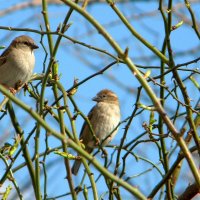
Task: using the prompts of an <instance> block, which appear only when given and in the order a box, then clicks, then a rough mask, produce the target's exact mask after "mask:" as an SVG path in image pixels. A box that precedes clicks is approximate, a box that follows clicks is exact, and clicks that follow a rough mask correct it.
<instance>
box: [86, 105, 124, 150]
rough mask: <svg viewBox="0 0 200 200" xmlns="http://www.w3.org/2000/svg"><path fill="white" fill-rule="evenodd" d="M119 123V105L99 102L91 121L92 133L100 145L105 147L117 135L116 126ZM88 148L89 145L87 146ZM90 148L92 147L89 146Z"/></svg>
mask: <svg viewBox="0 0 200 200" xmlns="http://www.w3.org/2000/svg"><path fill="white" fill-rule="evenodd" d="M119 122H120V110H119V105H117V104H111V103H107V102H99V103H98V104H97V105H96V107H95V110H94V111H93V116H92V119H91V125H92V127H93V130H94V133H95V135H96V136H97V138H98V139H99V140H100V142H103V143H102V145H103V146H104V145H107V144H108V143H109V142H110V141H111V140H112V139H113V137H114V136H115V134H116V133H117V125H118V124H119ZM89 146H90V144H89ZM91 146H93V145H92V144H91Z"/></svg>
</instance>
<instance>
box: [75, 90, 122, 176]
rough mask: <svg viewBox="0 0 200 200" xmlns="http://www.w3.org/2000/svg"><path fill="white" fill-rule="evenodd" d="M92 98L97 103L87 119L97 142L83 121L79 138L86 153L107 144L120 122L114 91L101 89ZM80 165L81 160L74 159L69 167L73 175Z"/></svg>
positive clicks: (117, 101)
mask: <svg viewBox="0 0 200 200" xmlns="http://www.w3.org/2000/svg"><path fill="white" fill-rule="evenodd" d="M92 100H93V101H96V102H97V103H96V105H95V106H94V107H93V108H92V109H91V110H90V112H89V114H88V120H89V121H90V124H91V126H92V130H93V132H94V134H95V136H96V137H97V139H98V141H99V144H98V142H97V140H95V139H94V137H93V135H92V133H91V131H90V128H89V126H88V124H87V123H86V122H84V124H83V127H82V129H81V133H80V137H79V138H80V141H81V143H82V144H83V146H84V150H85V151H87V152H88V153H91V152H92V151H93V149H94V148H95V147H99V145H101V146H105V145H107V144H108V143H109V142H110V141H111V140H112V139H113V138H114V136H115V135H116V133H117V131H118V128H117V126H118V124H119V122H120V106H119V100H118V97H117V95H116V94H115V93H114V92H112V91H111V90H108V89H104V90H101V91H100V92H99V93H97V95H96V96H95V97H94V98H93V99H92ZM80 165H81V160H75V162H74V165H73V167H72V169H71V171H72V173H73V174H74V175H77V173H78V170H79V168H80Z"/></svg>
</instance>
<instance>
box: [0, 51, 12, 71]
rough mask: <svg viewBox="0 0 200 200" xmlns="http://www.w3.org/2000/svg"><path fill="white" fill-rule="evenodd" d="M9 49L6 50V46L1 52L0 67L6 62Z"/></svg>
mask: <svg viewBox="0 0 200 200" xmlns="http://www.w3.org/2000/svg"><path fill="white" fill-rule="evenodd" d="M9 51H10V50H8V48H7V49H6V50H5V51H4V52H3V53H2V54H1V56H0V67H1V66H2V65H3V64H5V63H6V59H7V55H8V53H9Z"/></svg>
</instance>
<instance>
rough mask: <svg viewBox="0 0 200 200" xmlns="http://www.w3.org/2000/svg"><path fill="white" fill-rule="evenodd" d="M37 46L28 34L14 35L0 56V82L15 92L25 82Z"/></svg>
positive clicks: (29, 73)
mask: <svg viewBox="0 0 200 200" xmlns="http://www.w3.org/2000/svg"><path fill="white" fill-rule="evenodd" d="M37 48H38V46H37V45H36V44H35V42H34V40H33V39H32V38H30V37H29V36H27V35H21V36H19V37H16V38H15V39H14V40H13V41H12V42H11V44H10V45H9V47H8V48H7V49H6V50H5V51H4V52H3V53H2V55H1V56H0V84H2V85H4V86H5V87H6V88H8V89H9V90H10V91H11V92H13V93H15V92H16V91H17V90H19V89H20V88H21V87H22V86H23V85H24V84H25V83H27V82H28V81H29V80H30V77H31V75H32V72H33V68H34V66H35V56H34V52H33V51H34V49H37Z"/></svg>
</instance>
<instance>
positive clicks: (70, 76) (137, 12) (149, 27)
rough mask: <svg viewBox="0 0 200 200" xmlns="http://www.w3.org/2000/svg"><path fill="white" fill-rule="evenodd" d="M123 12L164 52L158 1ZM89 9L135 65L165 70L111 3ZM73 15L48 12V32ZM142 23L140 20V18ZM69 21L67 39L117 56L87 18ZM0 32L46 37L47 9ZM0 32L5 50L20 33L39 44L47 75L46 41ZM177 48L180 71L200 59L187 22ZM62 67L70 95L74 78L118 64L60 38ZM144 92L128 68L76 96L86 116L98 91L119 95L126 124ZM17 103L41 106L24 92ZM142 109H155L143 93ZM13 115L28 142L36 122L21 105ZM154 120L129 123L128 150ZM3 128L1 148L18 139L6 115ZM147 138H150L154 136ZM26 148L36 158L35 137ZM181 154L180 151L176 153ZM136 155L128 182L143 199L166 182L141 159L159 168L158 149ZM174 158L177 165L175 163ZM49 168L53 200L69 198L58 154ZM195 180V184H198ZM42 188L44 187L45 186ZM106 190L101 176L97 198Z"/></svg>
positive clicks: (19, 15) (21, 15)
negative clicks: (42, 32) (41, 32)
mask: <svg viewBox="0 0 200 200" xmlns="http://www.w3.org/2000/svg"><path fill="white" fill-rule="evenodd" d="M0 2H1V1H0ZM22 2H23V1H16V0H15V1H12V2H10V1H8V3H6V4H3V3H0V10H2V9H4V8H8V7H9V6H11V5H14V4H16V3H22ZM176 2H177V1H176ZM118 6H119V8H120V9H121V11H122V12H123V13H124V14H125V16H127V17H130V18H131V19H130V21H131V24H132V26H133V27H134V28H135V29H136V30H137V31H138V33H140V34H141V35H142V36H143V37H144V38H145V39H146V40H147V41H148V42H150V43H151V44H152V45H154V46H155V47H157V48H158V49H161V47H162V42H163V39H164V26H163V22H162V18H161V15H160V14H159V11H158V5H157V2H155V1H153V2H149V3H148V6H147V3H145V2H139V3H129V4H118ZM193 8H194V10H195V11H196V13H195V14H197V15H199V14H198V13H197V11H198V10H199V5H196V4H195V5H194V7H193ZM87 10H88V11H89V12H90V13H91V14H92V16H94V17H95V19H97V20H98V21H99V22H100V23H101V24H102V25H103V26H104V27H105V28H106V30H107V31H108V32H109V33H110V34H111V35H112V37H113V38H114V39H115V40H116V41H117V42H118V43H119V44H120V46H121V47H122V48H123V49H125V48H126V47H129V55H130V56H131V58H132V59H133V62H134V63H135V64H139V65H144V66H160V60H159V58H158V57H156V56H155V55H154V54H153V53H152V52H151V51H150V50H149V49H147V48H146V47H145V46H144V45H143V44H142V43H141V42H140V41H138V39H136V38H135V37H134V36H132V35H131V33H130V32H129V31H128V30H127V29H126V27H125V26H124V25H123V24H122V23H121V22H120V21H119V19H118V17H117V16H116V15H115V13H114V12H113V11H112V10H111V8H110V7H109V6H108V5H107V4H104V3H100V4H96V5H93V6H90V7H88V8H87ZM67 11H68V8H67V7H66V6H64V5H62V6H55V5H52V6H49V16H50V27H51V30H52V31H55V30H56V29H57V27H58V25H59V24H60V23H62V21H63V19H64V17H65V14H66V12H67ZM146 12H148V13H150V14H151V13H152V14H151V15H147V16H143V17H141V14H144V13H146ZM182 12H183V13H184V14H186V15H187V16H189V15H188V13H187V10H186V9H185V8H183V10H182ZM139 16H140V18H138V17H139ZM173 16H174V17H173V23H172V24H174V25H175V24H177V23H178V22H180V18H178V17H177V16H176V15H175V14H174V15H173ZM69 22H70V23H72V25H71V26H70V28H69V29H68V31H67V32H66V35H67V36H70V37H72V38H74V39H76V40H78V41H81V42H85V43H86V44H89V45H93V46H95V47H98V48H101V49H104V50H106V51H108V52H109V53H112V54H114V55H115V56H117V55H116V53H115V52H114V51H113V49H112V48H111V47H110V46H109V45H108V43H107V42H106V41H105V39H104V38H103V37H102V36H101V35H100V34H98V33H97V31H96V30H95V29H94V28H93V27H92V26H91V25H90V24H89V23H88V22H87V21H86V20H85V19H84V18H83V17H82V16H80V15H79V14H77V13H75V12H74V13H73V14H72V17H71V18H70V20H69ZM0 26H9V27H23V28H31V29H37V30H40V26H41V27H43V29H45V27H44V21H43V16H42V14H41V7H40V6H38V7H33V8H32V7H31V8H26V9H23V10H19V11H16V12H13V13H10V14H8V15H5V16H3V17H1V18H0ZM0 31H1V34H0V44H1V45H4V46H8V45H9V43H10V41H11V40H12V39H13V38H14V37H16V36H18V35H21V34H27V35H30V36H31V37H33V38H34V40H35V41H36V43H37V44H39V46H40V49H38V50H36V52H35V56H36V65H35V70H34V72H35V73H41V72H42V69H43V62H44V58H45V53H44V50H43V48H42V46H41V44H40V43H39V42H40V35H39V34H35V33H28V32H13V31H7V30H2V29H1V30H0ZM53 38H54V41H56V38H57V36H53ZM43 41H44V45H45V47H46V48H47V49H48V45H47V38H46V36H45V37H44V40H43ZM171 43H172V49H173V54H174V55H175V62H176V64H179V63H183V62H187V61H190V60H193V59H195V58H197V57H198V56H199V52H200V45H199V39H198V38H197V36H196V35H195V33H194V31H193V30H192V28H191V27H190V26H189V25H187V24H186V23H184V24H183V26H181V27H180V28H179V29H177V30H175V31H173V32H172V34H171ZM191 49H197V50H196V51H194V52H191V53H189V52H188V50H191ZM56 60H57V61H58V64H59V73H60V81H61V83H62V84H63V86H64V87H65V89H66V90H67V89H68V88H70V87H71V86H72V85H73V80H74V78H78V79H79V81H81V80H83V79H84V78H86V77H88V76H89V75H92V74H93V73H95V72H97V70H100V69H102V68H103V67H105V66H106V65H108V64H110V63H111V62H112V61H113V59H112V58H110V57H109V56H107V55H105V54H103V53H99V52H95V51H93V50H91V49H88V48H86V47H83V46H81V45H78V44H74V43H72V42H71V41H69V40H67V39H62V42H61V45H60V47H59V50H58V53H57V56H56ZM48 62H49V55H48V57H47V60H46V63H45V65H46V67H47V65H48ZM184 67H185V66H184ZM191 68H192V69H196V68H199V63H196V64H193V65H189V66H188V69H191ZM142 71H143V72H145V71H146V70H144V69H143V70H142ZM159 74H160V70H159V69H154V70H152V72H151V76H156V75H159ZM180 75H181V77H186V76H188V75H189V72H181V73H180ZM171 78H172V75H171V74H170V75H168V76H167V77H166V82H167V84H168V86H169V87H173V84H172V80H173V79H171ZM195 78H196V79H197V80H198V81H199V77H198V76H195ZM34 83H35V82H33V84H34ZM150 84H151V86H152V87H153V88H154V91H155V92H156V94H159V87H158V86H155V85H154V84H152V83H150ZM186 84H187V87H189V88H190V87H191V90H189V94H190V95H191V97H192V99H193V102H192V104H193V105H194V104H195V103H196V102H197V100H198V96H199V95H197V94H199V92H198V90H197V89H196V88H194V87H193V84H192V83H191V82H190V81H187V82H186ZM139 86H140V84H139V82H138V81H137V80H136V78H135V77H134V75H133V74H132V73H130V71H129V70H128V68H127V67H126V66H125V65H123V64H116V65H114V66H113V67H112V68H111V69H109V70H108V71H106V72H105V73H104V74H103V75H100V76H97V77H95V78H93V79H91V80H89V81H87V82H86V83H85V84H83V85H81V86H80V87H79V88H78V91H77V93H76V94H75V96H74V99H75V101H76V103H77V105H78V106H79V108H80V109H81V111H82V112H83V113H84V114H87V113H88V112H89V110H90V109H91V107H92V106H93V105H94V102H92V101H91V98H92V97H94V96H95V95H96V93H97V92H98V91H99V90H101V89H104V88H109V89H111V90H113V91H115V92H116V93H117V94H118V96H119V99H120V103H121V113H122V120H123V119H125V118H126V117H128V116H130V115H131V113H132V111H133V109H134V103H135V98H136V95H137V88H138V87H139ZM128 89H131V90H132V91H133V92H129V90H128ZM46 91H47V92H46V93H45V98H46V99H48V101H49V104H50V103H51V102H53V101H54V99H53V93H52V90H51V89H50V88H48V89H47V90H46ZM17 97H19V98H20V99H21V100H22V101H23V102H25V103H27V104H28V105H30V106H32V107H33V108H34V109H35V108H36V105H35V101H34V100H32V99H31V98H30V97H29V96H28V94H27V95H26V96H24V94H23V92H21V93H20V94H18V95H17ZM180 98H181V97H180ZM171 102H174V100H173V99H172V98H169V99H168V100H167V102H166V104H167V107H166V110H167V112H168V113H169V115H170V116H173V115H174V109H175V106H176V104H174V103H171ZM141 103H143V104H145V105H152V103H151V101H150V100H149V98H148V97H147V94H146V93H145V91H144V90H142V97H141ZM70 109H71V111H72V112H73V107H72V105H71V104H70ZM15 111H16V113H17V116H18V117H19V122H20V124H21V126H22V127H23V128H24V131H25V136H27V135H28V133H29V132H30V131H31V129H32V127H33V125H34V123H35V122H34V121H33V120H32V119H31V117H30V116H29V115H27V113H25V112H24V111H22V110H21V109H20V108H18V107H17V106H16V107H15ZM182 111H184V108H182ZM156 117H157V115H156ZM65 120H66V126H69V120H68V119H67V118H65ZM148 120H149V111H144V112H142V113H141V115H139V116H137V117H136V118H135V119H134V120H133V122H132V124H131V127H130V129H129V132H128V136H127V138H126V142H125V143H128V142H129V141H131V140H133V139H134V138H136V137H137V136H138V135H140V134H141V133H143V132H144V129H143V127H142V124H143V122H148ZM1 121H2V123H1V122H0V123H1V127H0V132H2V133H3V134H1V135H2V136H0V140H2V141H3V142H6V141H9V142H12V139H10V138H13V136H14V134H15V133H14V130H13V129H12V128H11V125H10V119H9V117H8V116H5V117H4V118H3V119H2V120H1ZM47 121H48V122H49V124H50V125H51V126H52V127H54V128H55V129H57V130H59V127H58V125H57V124H56V123H55V122H54V121H53V120H52V118H51V117H47ZM182 121H184V116H183V117H182V119H181V118H180V120H179V121H177V124H176V126H177V127H178V128H180V127H182V124H183V123H182ZM82 123H83V120H82V119H81V117H80V116H79V117H78V118H77V120H76V126H77V132H79V131H80V129H81V127H82ZM124 126H125V124H122V125H121V126H120V128H119V132H118V135H117V136H116V138H115V139H114V140H113V142H112V144H119V143H120V139H121V137H122V135H123V133H124ZM156 131H157V130H156ZM156 133H157V132H156ZM42 135H43V136H42ZM44 135H45V131H43V132H42V133H41V146H40V147H41V148H40V150H41V152H43V150H45V144H44V138H45V137H44ZM144 138H148V136H146V137H144ZM144 138H143V139H144ZM166 141H167V148H168V150H169V151H171V149H172V148H173V147H174V146H175V144H176V143H175V141H172V140H171V138H169V139H167V140H166ZM3 142H2V143H3ZM146 144H148V145H146ZM49 145H50V147H51V148H53V147H56V146H57V145H60V142H59V141H58V140H56V139H55V138H53V137H51V138H49ZM28 146H29V148H30V152H32V153H33V150H34V138H32V139H31V140H30V141H29V144H28ZM107 150H108V152H110V153H112V152H113V150H112V148H107ZM176 151H177V152H178V149H177V150H176ZM71 152H72V151H71ZM72 153H73V152H72ZM123 153H124V152H123ZM133 153H135V154H136V155H137V156H140V157H141V159H139V161H138V162H137V161H136V160H135V158H134V156H130V158H129V159H128V160H127V166H128V167H127V174H128V176H133V177H132V178H131V181H130V182H131V184H133V185H134V186H136V187H139V189H140V190H141V191H142V192H143V193H144V194H145V195H148V192H149V191H151V190H152V188H153V187H154V186H155V184H156V183H158V181H159V180H160V179H161V176H160V175H159V173H158V172H157V171H156V169H155V168H152V165H150V164H148V163H147V162H146V161H143V160H142V159H143V158H145V159H148V160H150V161H152V162H154V163H156V164H158V163H159V162H160V161H159V155H158V150H157V147H156V145H155V144H152V143H141V144H140V145H138V146H137V147H136V148H135V149H134V151H133ZM115 157H116V154H114V158H115ZM175 158H176V154H175V156H174V159H175ZM98 159H100V160H102V158H101V157H100V155H99V156H98ZM174 159H173V158H172V161H173V160H174ZM53 160H56V164H55V163H54V162H53ZM21 162H23V158H22V157H19V158H18V159H17V161H16V164H15V166H17V165H18V164H19V163H21ZM47 166H49V169H48V175H49V176H48V178H49V184H48V194H49V196H50V197H53V196H57V195H61V194H63V193H65V192H66V191H68V190H67V183H66V180H65V175H66V174H65V171H64V164H63V161H62V159H61V158H59V156H58V155H55V154H53V153H52V154H50V155H48V158H47ZM0 167H1V168H2V167H4V165H3V164H2V163H1V162H0ZM158 167H159V168H160V170H161V171H162V172H163V168H162V167H161V165H160V164H158ZM184 167H185V169H188V168H187V164H184ZM92 169H94V168H92ZM112 169H113V168H112V166H111V168H110V170H112ZM148 170H149V172H148V173H145V175H139V174H140V173H143V172H145V171H148ZM58 172H59V173H58ZM94 172H95V171H94ZM81 174H83V169H82V170H81V172H80V175H79V177H77V178H75V183H79V182H78V181H79V180H80V179H81ZM24 176H26V177H28V172H27V169H25V168H23V169H22V170H19V172H17V173H15V177H16V180H17V181H18V183H19V186H20V187H23V185H24V184H25V183H26V181H28V178H27V180H24V179H25V178H24ZM188 176H191V174H190V173H189V174H188ZM188 176H187V177H185V176H181V178H185V179H186V180H185V181H184V179H183V181H182V184H181V187H179V188H177V191H182V190H183V188H184V187H186V186H187V184H188V182H187V179H188ZM190 178H191V179H190V180H191V182H192V177H190ZM41 180H43V174H41ZM85 183H86V184H88V181H87V180H86V182H85ZM7 184H8V183H7ZM41 184H42V185H43V181H41ZM102 184H104V179H103V177H101V179H100V181H99V183H98V186H99V195H102V194H104V191H105V188H103V187H101V185H102ZM28 189H30V190H28V193H27V195H30V194H32V193H31V192H30V191H32V188H31V187H30V188H28ZM25 191H26V190H25ZM123 192H124V191H122V193H123ZM123 195H124V198H126V199H130V198H131V197H130V195H129V194H128V193H127V192H124V193H123ZM106 197H107V196H106ZM61 199H65V198H61Z"/></svg>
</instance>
